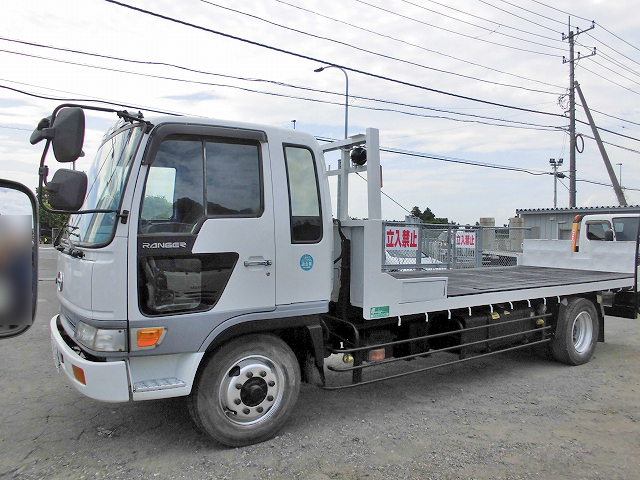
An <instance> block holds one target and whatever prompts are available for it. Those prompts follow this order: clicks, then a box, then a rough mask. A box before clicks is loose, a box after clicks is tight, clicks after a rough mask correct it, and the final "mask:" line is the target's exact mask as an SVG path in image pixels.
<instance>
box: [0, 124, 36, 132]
mask: <svg viewBox="0 0 640 480" xmlns="http://www.w3.org/2000/svg"><path fill="white" fill-rule="evenodd" d="M0 128H6V129H8V130H23V131H25V132H33V129H31V128H19V127H10V126H8V125H0Z"/></svg>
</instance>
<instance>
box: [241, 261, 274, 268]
mask: <svg viewBox="0 0 640 480" xmlns="http://www.w3.org/2000/svg"><path fill="white" fill-rule="evenodd" d="M269 265H273V262H272V261H271V260H251V261H247V260H245V262H244V266H245V267H259V266H264V267H268V266H269Z"/></svg>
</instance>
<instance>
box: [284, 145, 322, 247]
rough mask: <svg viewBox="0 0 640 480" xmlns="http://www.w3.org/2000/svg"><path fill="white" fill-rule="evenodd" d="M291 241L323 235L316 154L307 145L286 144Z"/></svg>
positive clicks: (314, 240) (303, 241)
mask: <svg viewBox="0 0 640 480" xmlns="http://www.w3.org/2000/svg"><path fill="white" fill-rule="evenodd" d="M284 153H285V163H286V168H287V184H288V186H289V212H290V216H291V242H292V243H317V242H319V241H320V240H321V239H322V215H321V206H320V193H319V190H318V174H317V172H316V166H315V162H314V161H313V154H312V153H311V151H310V150H309V149H307V148H304V147H294V146H285V149H284Z"/></svg>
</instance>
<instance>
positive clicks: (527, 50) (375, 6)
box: [354, 0, 561, 58]
mask: <svg viewBox="0 0 640 480" xmlns="http://www.w3.org/2000/svg"><path fill="white" fill-rule="evenodd" d="M354 1H356V2H358V3H362V4H363V5H367V6H369V7H372V8H375V9H377V10H382V11H383V12H387V13H390V14H392V15H396V16H398V17H401V18H404V19H407V20H411V21H414V22H417V23H420V24H422V25H426V26H428V27H432V28H436V29H438V30H443V31H445V32H449V33H453V34H455V35H460V36H461V37H465V38H470V39H472V40H478V41H480V42H486V43H490V44H491V45H497V46H499V47H505V48H510V49H512V50H519V51H521V52H527V53H535V54H536V55H545V56H548V57H558V58H559V57H561V55H555V54H553V53H546V52H538V51H535V50H529V49H526V48H520V47H514V46H513V45H505V44H504V43H498V42H492V41H491V40H487V39H485V38H478V37H474V36H472V35H467V34H464V33H461V32H456V31H455V30H449V29H448V28H443V27H439V26H437V25H434V24H432V23H428V22H424V21H422V20H418V19H416V18H412V17H409V16H406V15H402V14H400V13H397V12H394V11H392V10H388V9H386V8H382V7H379V6H377V5H373V4H371V3H367V2H365V1H364V0H354ZM525 41H528V40H525ZM530 43H535V42H530ZM549 48H553V49H555V48H559V47H549Z"/></svg>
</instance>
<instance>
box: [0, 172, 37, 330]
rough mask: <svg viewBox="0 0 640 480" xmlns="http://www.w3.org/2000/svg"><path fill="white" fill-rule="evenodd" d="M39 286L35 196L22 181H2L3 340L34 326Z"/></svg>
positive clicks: (0, 282)
mask: <svg viewBox="0 0 640 480" xmlns="http://www.w3.org/2000/svg"><path fill="white" fill-rule="evenodd" d="M37 289H38V213H37V209H36V198H35V196H34V195H33V193H32V192H31V191H30V190H29V189H28V188H27V187H25V186H24V185H22V184H20V183H17V182H12V181H8V180H0V339H3V338H8V337H13V336H16V335H20V334H21V333H24V332H26V331H27V330H28V329H29V327H31V324H32V323H33V320H34V318H35V314H36V304H37V297H38V295H37V293H38V292H37Z"/></svg>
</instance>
